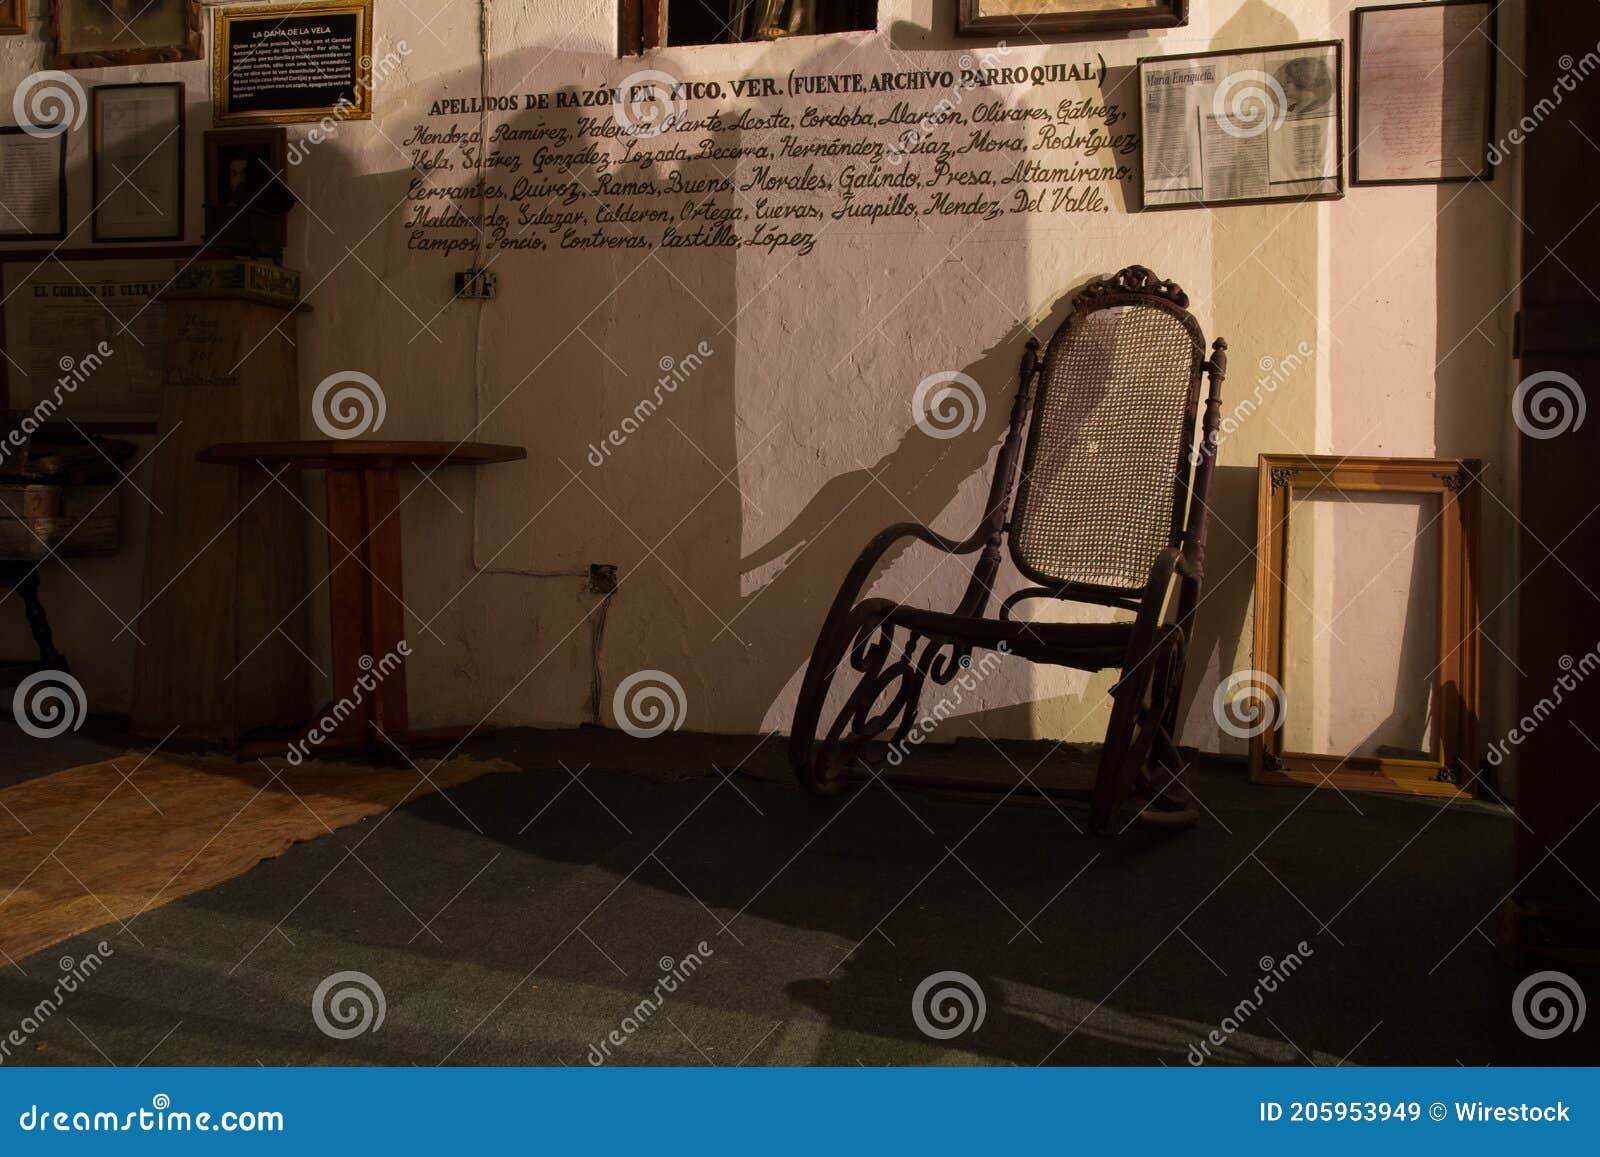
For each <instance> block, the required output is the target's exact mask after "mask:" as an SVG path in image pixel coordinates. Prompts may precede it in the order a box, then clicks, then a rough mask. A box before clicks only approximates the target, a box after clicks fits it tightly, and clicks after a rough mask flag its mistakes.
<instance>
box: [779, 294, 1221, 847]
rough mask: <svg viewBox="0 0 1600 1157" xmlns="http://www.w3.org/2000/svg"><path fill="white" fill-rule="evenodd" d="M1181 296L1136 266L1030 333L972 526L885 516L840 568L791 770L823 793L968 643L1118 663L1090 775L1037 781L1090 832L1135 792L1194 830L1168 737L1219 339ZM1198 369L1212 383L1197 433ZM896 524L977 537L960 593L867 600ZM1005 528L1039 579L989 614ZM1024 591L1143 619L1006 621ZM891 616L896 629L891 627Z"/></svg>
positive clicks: (946, 673) (1195, 565) (1076, 663)
mask: <svg viewBox="0 0 1600 1157" xmlns="http://www.w3.org/2000/svg"><path fill="white" fill-rule="evenodd" d="M1188 304H1189V299H1188V297H1187V295H1185V293H1184V292H1183V290H1182V289H1180V288H1179V287H1178V286H1177V285H1175V284H1173V283H1172V282H1170V281H1162V280H1160V279H1159V278H1157V277H1156V275H1155V274H1153V273H1151V272H1150V270H1148V269H1145V268H1143V267H1142V266H1138V265H1134V266H1129V267H1128V268H1127V269H1124V270H1122V271H1121V272H1120V273H1118V274H1116V275H1115V276H1114V277H1108V278H1103V279H1101V280H1098V281H1094V282H1091V283H1090V284H1089V285H1088V286H1086V287H1085V288H1084V289H1083V291H1082V292H1081V293H1080V294H1079V295H1078V296H1077V297H1075V298H1074V299H1073V303H1072V306H1073V311H1072V313H1071V314H1070V315H1069V316H1068V317H1067V319H1066V320H1065V321H1064V322H1063V323H1062V324H1061V326H1060V328H1059V329H1058V330H1057V331H1056V333H1055V336H1054V337H1053V338H1052V339H1051V341H1050V345H1049V347H1048V348H1047V349H1046V350H1045V354H1044V358H1043V361H1042V362H1041V361H1040V359H1039V356H1038V351H1039V343H1038V341H1037V340H1036V339H1030V340H1029V342H1028V346H1027V350H1026V351H1025V352H1024V354H1023V356H1022V366H1021V374H1020V382H1019V384H1018V388H1017V393H1016V399H1015V402H1014V403H1013V406H1012V410H1011V421H1010V426H1009V428H1008V430H1007V432H1006V437H1005V442H1004V444H1003V445H1002V446H1001V449H1000V454H999V458H998V460H997V461H996V464H995V472H994V479H993V481H992V482H991V484H990V488H989V499H988V506H987V508H986V513H985V516H984V518H983V521H982V523H981V524H980V525H979V526H978V529H977V530H976V531H975V532H974V533H973V534H972V535H971V536H970V537H969V538H966V539H964V540H961V541H957V540H955V539H951V538H946V537H945V536H943V535H941V534H938V533H935V532H934V531H932V530H929V529H928V528H927V527H925V526H920V525H918V524H916V523H912V522H906V523H900V524H898V525H895V526H891V527H889V528H888V529H887V530H885V531H883V532H882V533H881V534H879V535H878V536H877V537H876V538H874V539H873V540H872V542H871V543H870V544H868V546H867V548H866V550H864V551H863V552H862V553H861V556H860V557H859V558H858V559H857V560H856V562H855V565H854V566H853V567H851V569H850V572H849V574H848V575H847V576H846V577H845V580H844V585H843V586H842V587H841V588H840V589H839V593H838V595H837V596H836V597H835V599H834V602H833V607H832V609H831V610H830V611H829V612H828V617H827V620H826V621H825V622H824V624H823V627H822V631H821V634H820V635H819V636H818V638H817V644H816V648H815V650H814V651H813V653H812V656H811V662H810V664H809V665H808V666H807V668H806V673H805V680H804V682H803V684H802V686H801V690H800V698H799V703H798V705H797V707H796V709H795V719H794V726H793V730H792V732H791V736H790V746H789V757H790V762H791V764H792V765H793V767H794V771H795V775H796V776H797V778H798V779H799V780H800V783H801V784H802V785H804V786H805V787H806V788H808V789H810V790H811V791H813V792H816V793H818V794H829V793H831V792H833V791H835V790H837V788H838V786H839V783H840V779H841V776H842V773H843V772H844V771H845V770H846V769H847V768H850V767H853V765H854V763H855V762H856V760H857V759H861V760H862V761H863V762H865V757H864V750H865V749H866V747H867V745H868V744H869V743H871V742H872V741H874V740H878V739H882V738H885V737H887V738H888V741H889V742H890V743H891V744H900V743H902V741H904V740H905V738H906V736H907V734H908V733H909V732H910V730H911V728H912V727H913V726H915V725H917V723H918V721H919V720H918V704H919V702H920V699H921V693H922V689H923V687H924V685H925V684H926V683H927V681H928V680H929V679H932V681H933V682H934V683H935V684H938V685H944V684H948V683H949V682H950V681H951V680H952V679H953V678H954V677H955V676H956V674H957V673H958V672H959V671H960V670H962V669H963V668H966V667H970V666H971V663H972V658H971V656H972V652H973V650H974V649H976V648H987V649H991V650H997V651H1004V652H1006V653H1007V654H1009V655H1016V656H1020V657H1022V658H1025V659H1028V660H1030V661H1032V662H1037V663H1053V664H1058V665H1060V666H1065V667H1072V668H1076V669H1078V670H1084V671H1099V670H1103V669H1105V668H1116V669H1118V670H1119V671H1120V672H1121V678H1120V679H1119V680H1118V681H1117V683H1116V685H1115V686H1114V688H1113V689H1112V692H1111V694H1112V706H1111V720H1110V724H1109V725H1108V727H1107V729H1106V737H1105V743H1104V745H1103V746H1102V748H1101V753H1100V761H1099V768H1098V771H1097V774H1096V777H1095V782H1094V786H1093V788H1092V789H1071V788H1054V789H1051V790H1049V791H1048V792H1047V794H1050V795H1061V796H1067V797H1069V798H1074V799H1087V800H1089V802H1090V804H1091V807H1090V827H1091V828H1092V829H1093V830H1094V831H1097V832H1103V831H1105V830H1106V829H1107V828H1108V827H1109V826H1110V825H1111V823H1112V822H1113V820H1114V819H1116V818H1117V817H1118V815H1119V813H1120V812H1121V809H1122V808H1123V805H1124V804H1125V803H1126V802H1127V801H1128V799H1129V797H1130V795H1132V796H1136V797H1137V798H1138V799H1139V800H1140V801H1141V808H1140V811H1139V813H1138V815H1137V816H1136V817H1135V818H1136V819H1137V820H1138V821H1139V822H1140V823H1142V824H1144V825H1146V826H1157V827H1187V826H1189V825H1191V824H1193V823H1194V822H1195V820H1196V819H1198V815H1199V813H1198V811H1197V810H1196V808H1195V806H1194V799H1193V797H1192V796H1191V795H1190V793H1189V792H1188V790H1187V787H1186V786H1185V783H1184V762H1183V760H1182V758H1181V757H1180V755H1179V753H1178V749H1177V745H1176V743H1175V741H1174V736H1175V732H1176V726H1177V714H1178V699H1179V695H1180V693H1181V691H1182V688H1183V673H1184V656H1185V648H1186V644H1187V642H1188V637H1189V629H1190V620H1191V619H1192V617H1193V615H1194V611H1195V606H1196V604H1197V602H1198V600H1199V596H1200V582H1201V569H1202V564H1203V561H1204V558H1205V541H1206V514H1207V505H1206V504H1207V501H1208V499H1209V496H1210V490H1211V476H1212V468H1213V464H1214V463H1213V460H1214V457H1215V447H1216V434H1217V428H1218V423H1219V419H1220V415H1221V409H1222V382H1223V379H1224V377H1225V375H1226V371H1227V348H1228V346H1227V342H1225V341H1223V340H1222V339H1221V338H1218V339H1217V341H1216V342H1215V343H1214V345H1213V346H1212V351H1211V358H1210V360H1209V361H1208V360H1206V356H1205V351H1206V346H1205V337H1204V335H1203V334H1202V333H1201V330H1200V326H1199V325H1198V323H1196V321H1195V320H1194V318H1193V317H1192V316H1191V315H1190V314H1189V312H1188V308H1187V307H1188ZM1202 373H1204V374H1205V375H1207V376H1208V377H1209V380H1210V389H1209V393H1208V396H1207V398H1206V408H1205V415H1204V419H1203V423H1202V429H1201V430H1200V436H1199V439H1198V444H1197V442H1196V430H1195V417H1196V409H1197V406H1198V401H1199V396H1200V383H1201V375H1202ZM1030 419H1031V422H1030ZM1025 427H1026V428H1027V433H1028V440H1027V447H1026V450H1025V452H1021V453H1020V456H1021V466H1022V469H1021V477H1020V481H1019V480H1018V478H1017V463H1018V458H1019V451H1021V446H1022V435H1023V431H1024V428H1025ZM1014 485H1015V486H1016V501H1015V503H1014V504H1013V502H1012V491H1013V486H1014ZM1008 513H1009V519H1008V517H1007V515H1008ZM906 539H913V540H916V541H919V542H922V543H925V544H927V545H929V546H933V547H935V548H937V549H939V550H942V551H945V552H946V553H948V554H961V555H965V554H972V553H974V552H977V551H980V550H981V552H982V553H981V554H979V556H978V560H977V564H976V565H975V566H974V567H973V571H972V577H971V579H970V581H969V582H968V583H967V587H966V593H965V594H964V596H963V597H962V599H961V601H960V603H959V605H958V606H957V607H956V608H955V610H953V611H948V612H944V611H934V610H924V609H922V608H920V607H915V606H909V605H905V604H901V603H896V602H893V601H891V600H889V599H884V598H861V597H860V595H861V592H862V589H863V587H865V586H866V584H867V582H868V580H869V579H870V578H871V577H872V575H873V572H874V571H875V570H876V569H877V567H878V565H879V563H880V561H881V560H882V559H883V557H884V556H885V555H886V554H887V553H888V552H889V551H890V549H891V548H892V547H894V546H895V545H896V544H897V543H900V542H902V541H904V540H906ZM1002 540H1005V541H1007V542H1008V543H1009V546H1010V552H1011V561H1012V563H1013V564H1014V565H1015V567H1016V569H1017V570H1018V571H1019V572H1020V573H1021V574H1022V575H1023V577H1024V578H1026V579H1027V580H1028V581H1029V582H1031V583H1033V584H1035V585H1032V586H1026V587H1024V588H1023V589H1021V590H1018V591H1017V592H1015V593H1014V594H1012V595H1011V596H1009V597H1008V598H1006V599H1005V600H1004V601H1003V602H1002V603H1001V604H1000V606H999V609H998V613H997V615H995V616H993V617H989V616H988V614H987V612H988V609H989V605H990V602H991V600H992V598H993V596H994V584H995V579H996V577H997V574H998V571H999V567H1000V561H1001V543H1002ZM1174 578H1176V579H1177V580H1178V591H1177V598H1176V600H1174V599H1173V598H1172V597H1171V596H1172V589H1171V588H1172V585H1173V580H1174ZM1033 598H1048V599H1057V600H1061V601H1065V602H1075V603H1092V604H1098V605H1101V606H1108V607H1113V608H1119V609H1124V610H1131V611H1133V612H1135V617H1134V618H1133V620H1132V621H1131V622H1129V621H1122V622H1111V623H1039V622H1027V621H1017V620H1014V619H1012V617H1011V612H1012V611H1013V609H1014V608H1015V607H1016V606H1017V604H1018V603H1021V602H1023V601H1024V600H1027V599H1033ZM898 632H903V633H904V641H903V643H899V644H897V643H896V637H897V633H898ZM847 658H848V660H849V665H850V667H851V668H853V669H854V670H855V671H856V672H857V682H856V685H855V687H854V688H853V689H852V690H851V691H850V692H849V694H848V696H847V697H846V698H845V701H844V704H843V706H842V707H841V708H840V709H839V711H838V713H837V714H836V715H835V716H834V718H833V720H832V722H831V723H830V724H828V726H827V728H826V730H821V729H819V723H820V721H821V717H822V711H823V707H824V705H825V703H826V701H827V699H828V692H829V689H830V687H831V686H832V685H833V682H834V680H835V678H836V677H842V676H841V672H842V670H843V668H842V664H843V662H844V660H846V659H847ZM869 770H870V769H869ZM1039 790H1044V789H1042V788H1041V789H1039Z"/></svg>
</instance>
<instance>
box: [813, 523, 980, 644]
mask: <svg viewBox="0 0 1600 1157" xmlns="http://www.w3.org/2000/svg"><path fill="white" fill-rule="evenodd" d="M985 537H986V536H985V535H984V533H983V532H982V530H980V531H979V532H978V533H976V534H974V535H973V536H972V537H970V538H967V539H964V540H959V541H958V540H957V539H954V538H946V537H945V536H944V535H942V534H940V533H938V532H937V531H934V530H930V529H928V528H927V527H926V526H923V525H922V524H921V523H917V522H897V523H895V524H894V525H893V526H891V527H888V528H887V529H885V530H882V531H879V532H878V533H877V534H876V535H874V536H873V539H872V541H871V542H869V543H867V546H866V549H865V550H863V551H862V552H861V553H860V555H858V556H857V558H856V561H855V563H854V565H852V566H851V568H850V571H849V573H848V574H846V575H845V579H844V582H843V583H841V584H840V585H839V593H838V594H837V595H836V596H835V597H834V600H833V607H832V609H831V610H830V611H829V615H828V617H829V619H830V620H831V619H832V618H833V617H834V615H835V613H836V612H842V611H845V610H848V609H849V608H850V607H851V606H853V605H855V601H856V598H857V596H858V595H859V594H860V593H861V588H862V587H864V586H866V584H867V580H868V579H869V578H871V577H872V571H873V569H874V568H875V567H876V566H877V565H878V563H879V562H880V561H881V560H882V559H883V556H884V555H886V554H888V553H889V549H890V548H891V547H892V546H894V545H895V544H896V543H898V542H900V541H902V540H904V539H907V538H913V539H916V540H917V541H919V542H923V543H926V544H927V545H929V546H933V547H937V548H938V549H940V550H942V551H944V552H945V553H946V554H971V553H972V552H973V551H975V550H977V549H978V548H979V547H980V546H982V545H983V543H984V541H985Z"/></svg>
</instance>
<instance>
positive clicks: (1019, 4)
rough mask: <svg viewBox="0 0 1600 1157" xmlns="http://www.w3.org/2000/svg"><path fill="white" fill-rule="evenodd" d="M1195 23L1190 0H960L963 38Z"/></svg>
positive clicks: (958, 28)
mask: <svg viewBox="0 0 1600 1157" xmlns="http://www.w3.org/2000/svg"><path fill="white" fill-rule="evenodd" d="M1188 22H1189V0H960V7H959V8H958V10H957V17H956V31H958V32H960V33H961V34H962V35H963V36H1015V35H1023V34H1033V35H1040V36H1046V35H1049V34H1051V33H1067V32H1086V33H1098V32H1126V31H1129V30H1132V29H1137V28H1176V27H1178V26H1180V25H1184V24H1187V23H1188Z"/></svg>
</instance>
